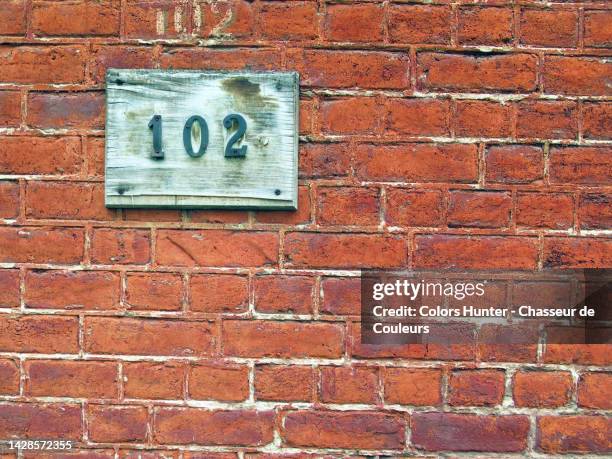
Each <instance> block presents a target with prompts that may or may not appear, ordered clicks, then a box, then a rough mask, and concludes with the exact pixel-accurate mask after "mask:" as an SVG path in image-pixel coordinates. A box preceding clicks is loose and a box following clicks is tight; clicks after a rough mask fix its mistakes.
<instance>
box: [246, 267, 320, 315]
mask: <svg viewBox="0 0 612 459" xmlns="http://www.w3.org/2000/svg"><path fill="white" fill-rule="evenodd" d="M254 289H255V309H257V311H259V312H270V313H275V312H279V313H290V314H311V313H312V298H313V293H314V278H312V277H307V276H257V277H255V281H254Z"/></svg>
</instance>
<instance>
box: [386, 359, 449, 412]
mask: <svg viewBox="0 0 612 459" xmlns="http://www.w3.org/2000/svg"><path fill="white" fill-rule="evenodd" d="M384 388H385V389H384V390H385V403H392V404H399V405H417V406H419V405H428V406H438V405H440V404H441V403H442V372H441V371H440V370H438V369H413V368H386V369H385V372H384Z"/></svg>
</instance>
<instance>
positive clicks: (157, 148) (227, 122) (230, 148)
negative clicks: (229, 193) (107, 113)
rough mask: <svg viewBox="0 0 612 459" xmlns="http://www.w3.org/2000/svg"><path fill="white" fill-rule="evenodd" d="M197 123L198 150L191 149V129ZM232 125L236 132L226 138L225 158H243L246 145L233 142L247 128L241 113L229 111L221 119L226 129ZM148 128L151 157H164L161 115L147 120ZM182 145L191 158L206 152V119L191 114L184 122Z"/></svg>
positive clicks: (242, 135) (239, 137) (240, 136)
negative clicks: (235, 127)
mask: <svg viewBox="0 0 612 459" xmlns="http://www.w3.org/2000/svg"><path fill="white" fill-rule="evenodd" d="M195 123H197V124H198V126H199V128H200V148H198V151H193V143H192V141H191V129H192V127H193V125H194V124H195ZM234 125H236V126H237V129H236V132H234V134H233V135H232V136H231V137H230V138H229V139H228V141H227V145H226V146H225V157H226V158H244V157H245V156H246V152H247V146H246V145H242V146H241V147H240V148H236V147H234V144H235V143H236V142H238V140H240V139H241V138H243V137H244V134H245V133H246V129H247V123H246V120H245V119H244V117H243V116H242V115H238V114H236V113H231V114H229V115H227V116H226V117H225V119H224V120H223V126H224V127H225V128H226V129H231V128H232V127H233V126H234ZM149 129H151V131H153V152H152V153H151V158H153V159H164V151H163V149H162V117H161V115H154V116H153V118H151V121H149ZM183 146H184V147H185V151H186V152H187V154H188V155H189V156H191V157H192V158H198V157H200V156H202V155H203V154H204V153H206V148H208V124H207V123H206V120H205V119H204V118H202V117H201V116H199V115H193V116H192V117H190V118H189V119H188V120H187V122H186V123H185V127H184V129H183Z"/></svg>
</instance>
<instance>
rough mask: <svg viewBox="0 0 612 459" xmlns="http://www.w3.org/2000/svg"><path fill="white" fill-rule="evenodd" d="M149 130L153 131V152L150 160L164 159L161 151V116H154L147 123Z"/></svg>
mask: <svg viewBox="0 0 612 459" xmlns="http://www.w3.org/2000/svg"><path fill="white" fill-rule="evenodd" d="M149 129H151V130H153V152H152V153H151V158H153V159H164V152H163V150H162V117H161V115H154V116H153V118H151V121H149Z"/></svg>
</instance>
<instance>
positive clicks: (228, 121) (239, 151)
mask: <svg viewBox="0 0 612 459" xmlns="http://www.w3.org/2000/svg"><path fill="white" fill-rule="evenodd" d="M234 122H236V123H237V124H238V129H237V130H236V132H234V135H232V136H231V137H230V138H229V140H228V141H227V145H226V146H225V157H226V158H244V157H245V156H246V151H247V146H246V145H243V146H241V147H240V148H234V144H235V143H236V142H238V140H240V139H241V138H242V137H243V136H244V133H245V132H246V129H247V123H246V121H245V119H244V118H243V117H242V116H241V115H238V114H235V113H232V114H231V115H227V116H226V117H225V119H224V120H223V126H225V128H226V129H231V128H232V126H233V125H234Z"/></svg>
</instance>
